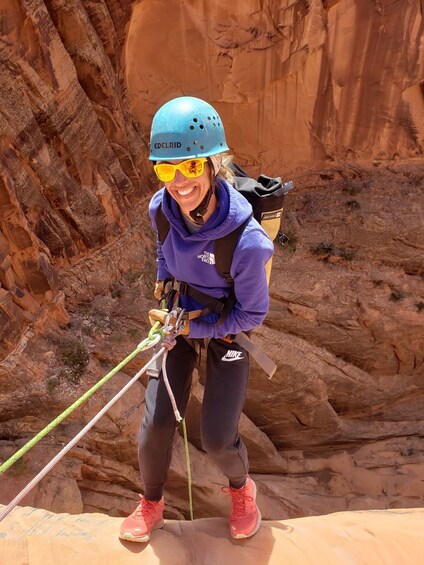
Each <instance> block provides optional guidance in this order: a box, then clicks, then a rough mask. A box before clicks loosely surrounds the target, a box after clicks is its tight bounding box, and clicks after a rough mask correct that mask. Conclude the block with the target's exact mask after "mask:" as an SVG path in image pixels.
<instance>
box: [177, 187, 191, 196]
mask: <svg viewBox="0 0 424 565" xmlns="http://www.w3.org/2000/svg"><path fill="white" fill-rule="evenodd" d="M193 190H194V188H187V189H186V190H178V191H177V192H178V194H180V195H181V196H187V194H190V192H193Z"/></svg>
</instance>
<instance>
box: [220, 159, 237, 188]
mask: <svg viewBox="0 0 424 565" xmlns="http://www.w3.org/2000/svg"><path fill="white" fill-rule="evenodd" d="M232 160H233V156H232V155H230V153H223V154H222V163H221V166H220V168H219V171H218V174H217V176H218V177H222V178H223V179H225V180H226V181H228V182H229V183H231V184H233V182H234V172H233V170H232V169H231V166H230V165H231V162H232Z"/></svg>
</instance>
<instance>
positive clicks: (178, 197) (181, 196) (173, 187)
mask: <svg viewBox="0 0 424 565" xmlns="http://www.w3.org/2000/svg"><path fill="white" fill-rule="evenodd" d="M183 160H184V159H180V160H175V161H166V162H167V163H171V164H173V165H177V164H178V163H181V161H183ZM210 186H211V170H210V165H209V163H205V170H204V171H203V174H202V175H200V177H196V178H194V179H189V178H187V177H185V176H184V175H183V174H182V173H181V171H176V173H175V178H174V179H173V180H171V181H169V182H165V188H166V190H167V191H168V192H169V194H170V195H171V196H172V198H173V199H174V200H175V201H176V202H177V204H178V206H179V207H180V209H181V212H182V213H183V214H184V215H185V216H189V214H190V212H191V211H192V210H194V209H195V208H197V206H199V204H200V203H201V202H202V200H203V198H204V197H205V195H206V193H207V192H208V190H209V188H210ZM212 200H213V201H215V199H214V198H213V199H212ZM212 200H211V204H212ZM208 211H209V210H208Z"/></svg>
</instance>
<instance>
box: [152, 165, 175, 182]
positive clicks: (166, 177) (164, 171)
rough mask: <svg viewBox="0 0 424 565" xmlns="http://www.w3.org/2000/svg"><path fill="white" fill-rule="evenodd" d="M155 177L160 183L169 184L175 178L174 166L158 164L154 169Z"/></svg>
mask: <svg viewBox="0 0 424 565" xmlns="http://www.w3.org/2000/svg"><path fill="white" fill-rule="evenodd" d="M153 168H154V170H155V173H156V176H157V177H158V179H159V180H161V181H162V182H169V181H171V180H172V179H173V178H174V177H175V171H176V168H175V166H174V165H169V164H167V163H159V164H158V165H155V166H154V167H153Z"/></svg>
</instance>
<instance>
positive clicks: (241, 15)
mask: <svg viewBox="0 0 424 565" xmlns="http://www.w3.org/2000/svg"><path fill="white" fill-rule="evenodd" d="M0 13H1V18H0V26H1V41H0V61H1V62H0V110H1V111H0V131H1V135H0V158H1V168H0V211H1V213H0V333H1V341H0V461H3V460H5V459H7V457H9V456H10V455H12V453H14V452H15V451H16V450H17V449H18V448H19V447H21V446H22V445H23V444H24V443H25V442H26V441H28V440H29V439H30V438H31V437H32V436H34V435H35V434H36V433H37V432H38V431H39V430H40V429H42V428H43V427H44V426H45V425H46V424H47V423H48V422H50V421H51V420H52V419H53V418H54V417H55V416H56V415H57V414H58V413H60V412H61V411H62V410H63V409H64V408H65V407H66V406H68V405H70V404H71V403H72V402H73V401H74V400H75V399H76V398H77V397H79V396H80V395H81V394H82V393H83V392H84V391H85V390H87V389H88V388H89V386H91V385H93V384H94V383H95V382H96V381H97V380H98V379H99V378H100V377H101V376H102V375H104V374H105V372H107V371H108V370H109V369H110V368H112V367H113V366H114V365H116V364H117V363H118V362H119V361H120V360H121V359H123V358H124V357H126V356H127V355H128V353H129V352H130V351H131V350H132V349H133V348H134V347H135V346H136V344H137V343H138V342H139V341H141V339H143V337H144V336H145V335H146V332H147V330H148V323H147V316H146V312H147V310H148V309H149V308H150V307H151V306H152V305H153V300H152V296H151V291H152V283H153V281H154V278H155V243H154V238H153V236H152V234H151V228H150V225H149V220H148V218H147V202H148V198H149V196H150V195H151V193H152V192H153V190H154V189H155V188H156V186H157V184H156V182H155V180H154V179H153V176H152V173H151V169H150V167H149V164H148V163H147V160H146V157H147V144H148V133H149V127H150V123H151V119H152V116H153V114H154V112H155V111H156V109H157V107H158V106H160V105H161V104H162V103H163V102H165V101H166V100H168V99H170V98H172V97H173V96H178V95H194V96H200V97H203V98H205V99H207V100H208V101H210V102H211V103H212V104H213V105H215V106H216V108H217V109H218V111H219V112H220V113H221V114H222V117H223V120H224V122H225V124H226V130H227V135H228V141H229V145H230V147H231V149H232V150H233V151H234V153H235V155H236V157H237V160H238V161H239V162H240V163H241V164H242V165H244V166H246V168H247V170H248V171H250V172H251V173H252V174H253V173H259V172H260V171H261V170H262V171H265V172H267V173H269V174H279V175H282V176H283V177H284V178H287V179H288V178H292V179H293V180H294V181H295V183H296V190H295V191H293V192H292V193H290V195H289V197H288V199H287V205H286V212H285V220H284V230H285V231H286V233H287V235H288V236H289V241H288V243H287V244H286V245H285V246H284V247H282V246H281V245H280V244H279V243H276V251H275V257H274V267H273V274H272V280H271V285H270V296H271V307H270V312H269V316H268V318H267V320H266V323H265V324H264V327H263V328H261V329H260V330H258V331H257V332H256V335H255V340H256V341H257V342H258V343H260V344H261V345H262V346H263V348H264V349H265V350H267V351H268V353H269V354H270V355H271V356H272V357H273V358H274V359H275V361H276V362H277V364H278V370H277V373H276V375H275V378H274V379H273V381H271V382H269V381H267V380H266V378H265V377H264V375H263V374H262V373H261V372H260V371H259V369H258V368H257V367H256V366H255V365H253V368H252V377H251V381H250V387H249V393H248V398H247V402H246V406H245V414H244V415H243V419H242V435H243V437H244V439H245V441H246V442H247V445H248V449H249V455H250V459H251V462H252V469H251V472H252V473H253V474H254V475H255V479H256V481H257V483H258V487H259V492H260V496H261V510H262V512H263V516H264V517H265V518H268V519H271V518H278V519H280V518H286V517H296V516H303V515H305V514H322V513H328V512H332V511H335V510H344V509H353V510H355V509H363V508H396V507H405V506H409V507H412V506H418V505H421V504H422V499H423V496H424V491H423V488H424V487H423V485H424V462H423V448H422V438H423V435H424V422H423V418H422V414H423V408H424V407H423V398H424V394H423V392H424V390H423V371H424V359H423V348H422V343H423V340H424V289H423V277H424V259H423V257H424V254H423V250H424V246H423V234H424V220H423V218H424V191H423V186H424V165H423V136H424V133H423V132H424V103H423V98H424V96H423V76H424V73H423V39H422V37H423V17H422V13H423V5H422V2H420V1H419V0H408V1H405V0H373V1H369V0H354V1H352V0H290V1H289V0H287V1H284V2H281V1H278V2H277V1H271V0H267V1H261V2H259V1H253V0H249V1H243V2H241V1H240V2H233V3H232V4H231V5H230V4H229V3H224V2H222V1H221V0H219V1H217V2H207V1H198V2H193V1H189V0H181V1H177V0H145V1H141V2H138V3H134V4H132V5H131V4H130V3H129V2H127V1H126V0H98V1H94V0H67V1H66V2H65V0H44V1H43V0H2V1H1V3H0ZM146 359H147V356H146V355H144V356H142V359H141V360H140V361H139V360H134V361H132V362H131V363H129V364H128V366H127V367H125V368H124V369H123V371H122V372H121V373H120V374H119V375H118V376H117V377H116V379H115V380H114V381H113V382H110V384H108V386H107V387H105V389H104V391H102V392H100V393H98V394H97V396H96V397H94V398H93V399H91V400H90V401H89V402H88V403H87V404H86V405H85V406H84V407H83V408H82V409H81V410H80V411H78V412H75V413H74V414H73V415H72V416H71V417H70V418H69V419H67V420H66V421H65V422H64V423H63V424H61V425H60V426H58V427H57V428H56V429H55V430H54V432H52V434H50V435H49V437H48V438H46V439H45V440H43V442H41V443H40V444H38V446H37V447H35V448H33V450H32V451H31V452H30V453H29V454H28V455H25V456H24V457H23V458H22V459H21V460H20V461H19V462H18V463H17V464H16V465H15V466H13V467H11V469H10V470H9V471H7V472H6V473H5V474H4V475H2V476H1V477H0V502H1V503H7V502H9V500H10V498H11V497H12V496H13V495H14V494H16V493H17V492H18V491H19V490H20V488H22V487H23V486H24V485H25V484H26V483H27V482H28V480H29V479H30V478H31V477H32V476H34V474H35V473H36V472H38V471H39V470H40V469H41V468H42V466H43V465H45V464H46V463H47V462H48V460H49V459H50V458H51V457H52V456H53V455H54V454H55V453H56V452H57V451H58V450H59V448H60V447H61V446H62V445H64V443H66V442H67V441H69V439H70V438H71V437H73V436H74V435H75V434H76V433H77V431H79V429H81V427H82V426H83V424H84V423H85V422H86V421H88V420H89V419H90V418H91V417H92V416H93V415H94V413H95V412H96V411H97V410H99V409H100V408H101V407H102V406H103V405H104V404H105V403H106V402H107V400H108V399H110V398H111V397H112V395H113V394H114V393H116V392H117V391H118V390H119V388H120V387H121V386H123V384H124V383H125V382H127V380H128V376H129V375H131V374H133V372H135V371H136V370H137V369H139V367H140V364H141V363H142V362H145V360H146ZM145 384H146V381H145V379H142V381H141V382H140V383H138V384H137V386H136V387H135V389H134V392H133V393H132V394H130V395H129V396H128V397H126V398H125V399H124V400H122V401H120V402H119V403H118V404H117V405H116V406H115V408H114V409H113V410H111V411H110V413H108V415H107V416H105V417H104V418H103V419H102V420H101V421H100V422H99V423H98V424H97V425H96V426H95V427H94V428H93V430H92V431H91V432H90V433H89V434H87V436H86V438H84V440H83V441H82V442H81V443H80V445H79V446H77V447H76V448H74V449H73V450H72V451H71V452H70V454H69V455H68V456H67V457H66V458H65V459H64V461H63V462H61V463H60V464H59V465H58V466H57V467H55V469H54V471H53V472H52V473H51V474H50V475H49V476H48V477H47V478H46V479H45V480H43V481H42V482H41V483H40V485H39V486H38V487H37V488H36V489H34V491H33V492H32V493H31V494H30V495H29V496H28V497H27V499H26V503H27V504H31V505H33V506H35V507H44V508H47V509H49V510H55V511H69V512H72V513H78V512H83V511H102V512H105V513H108V514H110V515H112V516H118V515H123V514H125V513H127V512H129V511H130V510H132V508H133V505H134V502H135V501H136V500H137V492H140V490H141V489H142V484H141V480H140V477H139V474H138V470H137V459H136V441H137V440H136V438H137V430H138V426H139V421H140V417H141V415H142V412H143V409H144V386H145ZM202 394H203V385H202V379H201V378H200V380H197V381H196V383H195V387H194V389H193V394H192V398H191V400H190V408H189V413H188V417H187V424H188V429H189V435H190V441H191V445H190V452H191V458H192V462H193V468H194V472H193V476H194V486H195V491H194V497H195V507H196V509H197V510H196V512H197V515H198V516H213V515H223V514H224V513H225V512H226V506H225V504H224V501H223V499H222V494H221V492H220V485H222V484H223V483H224V482H225V479H224V477H222V475H221V474H220V472H219V470H218V469H217V468H215V467H214V466H212V465H211V464H210V462H209V461H208V459H207V457H206V456H205V454H204V453H203V450H202V445H201V442H200V438H199V436H198V420H199V411H200V403H201V398H202ZM186 493H187V491H186V469H185V462H184V448H183V443H182V440H181V437H180V436H179V435H177V437H176V443H175V458H174V461H173V466H172V469H171V473H170V481H169V486H168V491H167V501H168V506H167V516H168V517H171V518H181V517H184V516H187V513H188V507H187V494H186Z"/></svg>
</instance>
